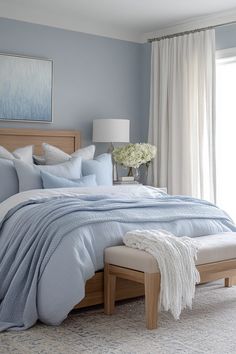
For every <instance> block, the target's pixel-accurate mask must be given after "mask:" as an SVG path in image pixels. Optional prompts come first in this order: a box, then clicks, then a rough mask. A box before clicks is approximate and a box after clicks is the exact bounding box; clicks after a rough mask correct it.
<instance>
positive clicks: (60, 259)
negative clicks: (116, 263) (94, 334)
mask: <svg viewBox="0 0 236 354" xmlns="http://www.w3.org/2000/svg"><path fill="white" fill-rule="evenodd" d="M43 142H46V143H49V144H52V145H54V146H57V147H58V148H61V149H63V150H64V151H65V152H67V153H72V152H74V151H75V150H76V149H78V148H79V147H80V133H79V132H77V131H53V130H50V131H43V130H21V129H17V130H16V129H0V145H2V146H4V147H5V148H7V149H8V150H9V151H13V150H14V149H16V148H18V147H20V146H23V145H27V144H34V145H35V153H36V154H40V153H41V144H42V143H43ZM44 191H45V192H41V191H40V190H39V191H28V192H22V193H18V195H16V196H13V197H11V198H9V199H7V200H6V201H5V202H2V203H1V204H0V214H1V211H2V210H4V212H5V210H7V211H8V212H10V214H11V210H14V212H15V211H16V213H15V214H16V216H14V215H15V214H14V215H10V218H12V220H13V224H14V225H16V226H17V227H18V224H20V223H22V225H23V226H24V227H27V225H28V227H31V224H30V222H29V221H28V219H27V218H29V220H31V219H30V218H31V215H33V213H34V210H40V213H43V212H45V213H46V214H45V217H46V216H47V215H49V214H50V215H52V216H53V217H54V211H55V213H60V212H61V210H64V209H63V208H64V207H65V205H66V208H68V210H69V211H70V213H72V212H73V213H74V214H73V215H76V216H78V215H80V217H76V218H74V219H73V218H71V216H70V215H71V214H68V215H65V219H63V220H64V221H63V223H62V224H60V228H59V229H58V234H59V233H60V232H61V229H63V228H65V227H71V228H72V226H73V227H74V224H73V223H75V226H76V225H77V226H78V227H80V238H81V240H82V241H81V240H80V241H81V242H82V243H81V244H79V246H78V247H77V249H76V251H75V252H74V251H73V252H74V253H73V254H71V255H70V257H71V261H73V257H74V258H78V259H79V260H80V261H81V263H83V266H80V270H79V273H78V277H77V273H76V272H74V271H73V269H74V268H73V267H74V263H71V264H70V259H69V258H68V257H67V252H65V250H66V249H67V250H68V249H69V248H62V244H63V242H64V239H63V242H62V243H60V244H59V243H58V245H59V246H58V248H56V250H57V252H55V253H54V254H53V252H52V255H53V256H52V257H51V258H50V259H49V261H48V263H47V264H46V266H47V267H46V266H45V268H44V269H45V271H44V273H43V277H40V282H39V286H38V288H39V290H40V289H41V290H40V291H41V293H42V294H45V293H47V295H48V294H49V295H50V294H52V296H51V297H50V296H49V297H48V303H47V306H46V311H45V310H42V311H41V316H40V319H41V320H42V321H43V322H46V323H49V324H59V323H61V321H62V320H63V319H64V318H65V317H66V316H67V314H68V312H69V311H70V310H71V309H72V307H71V304H72V303H73V306H74V308H83V307H87V306H91V305H96V304H102V303H103V270H102V268H103V250H104V248H105V247H109V246H114V245H118V244H121V243H122V234H123V233H124V232H125V231H127V230H130V229H134V228H137V227H141V228H142V227H147V223H151V222H152V226H153V225H154V226H155V227H157V226H158V227H159V228H160V225H162V226H163V228H164V229H168V228H169V225H171V227H173V225H174V227H175V231H176V232H177V234H179V235H183V234H187V235H189V232H193V230H194V232H195V236H193V237H197V236H200V235H201V234H202V233H203V234H205V235H207V234H214V233H217V232H221V231H222V232H230V231H233V232H235V231H236V227H235V225H233V224H232V222H231V220H230V219H229V218H228V217H227V216H226V215H224V213H223V212H222V211H220V210H219V209H218V208H216V207H214V206H212V205H210V204H209V203H208V202H204V201H197V200H193V199H191V198H189V197H176V198H175V197H171V196H164V198H162V195H163V192H160V191H159V190H158V189H155V188H151V187H150V188H149V187H143V186H128V187H127V186H121V187H120V186H115V187H109V188H108V187H104V188H103V187H101V188H100V189H99V192H98V188H96V189H94V190H93V189H91V188H87V189H86V188H84V189H81V190H80V192H78V190H75V191H74V190H73V189H71V190H70V191H68V189H66V190H62V189H61V190H57V191H55V190H52V191H46V190H44ZM77 193H79V195H80V196H81V194H83V197H80V199H81V203H82V204H81V205H79V206H78V205H77V204H76V205H75V204H73V203H76V198H74V197H75V196H77ZM164 194H165V193H164ZM107 195H110V199H109V198H108V199H106V198H105V197H104V196H107ZM91 196H92V197H91ZM126 196H127V197H126ZM58 197H63V198H62V199H60V198H58ZM128 197H130V198H128ZM134 197H135V198H138V199H137V200H136V199H135V200H133V199H134ZM73 198H74V199H73ZM141 198H144V199H145V201H144V202H143V201H142V200H141ZM157 198H158V202H157ZM51 199H52V201H51ZM180 199H181V203H182V204H181V205H180V204H179V200H180ZM71 201H73V203H72V202H71ZM53 203H54V204H53ZM60 203H61V204H60ZM65 203H66V204H65ZM72 204H73V205H72ZM157 204H158V206H157ZM91 205H92V206H93V208H95V209H94V210H93V209H91ZM22 206H23V208H22ZM163 206H164V207H163ZM24 207H25V208H26V210H25V211H24V213H22V214H21V209H24ZM199 207H201V209H199V210H198V208H199ZM34 208H35V209H34ZM37 208H38V209H37ZM47 208H49V209H47ZM71 208H72V209H71ZM73 208H74V209H73ZM81 208H82V209H81ZM109 208H110V209H109ZM157 208H159V209H158V210H156V209H157ZM120 209H122V213H123V214H122V213H121V212H120V211H119V210H120ZM211 209H213V210H211ZM18 210H19V213H18V214H17V212H18ZM47 210H48V213H47ZM113 210H118V211H119V212H117V213H116V214H115V213H114V212H113ZM137 210H139V214H137V213H136V211H137ZM152 210H156V212H155V213H156V214H152ZM166 210H167V211H168V213H169V215H170V216H169V217H168V218H166V217H165V215H164V214H165V213H166ZM210 210H211V211H210ZM101 211H102V214H101ZM52 212H53V213H52ZM208 212H210V213H212V218H211V220H210V221H209V224H207V222H205V219H206V220H207V218H208V216H207V214H208ZM37 213H38V211H37ZM76 213H80V214H76ZM119 213H120V214H119ZM192 213H195V214H194V215H195V216H194V218H195V219H194V220H192V218H193V216H192V215H193V214H192ZM175 214H176V215H175ZM177 214H178V215H181V218H182V219H184V220H185V223H183V222H182V219H181V218H180V219H181V220H180V222H179V223H178V222H177V221H176V222H175V221H173V220H175V219H173V218H175V217H177V216H178V215H177ZM37 215H38V214H37ZM55 215H56V214H55ZM58 215H59V214H58ZM101 215H102V217H101ZM0 216H1V215H0ZM4 217H7V220H8V219H9V216H8V213H7V212H6V214H5V216H4ZM4 217H3V218H4ZM50 217H51V216H50ZM178 217H179V216H178ZM48 218H49V217H48ZM91 218H94V220H95V221H94V222H96V223H94V225H95V226H94V225H92V226H91V227H94V229H93V230H92V229H91V230H92V231H91V230H90V234H89V236H88V238H86V233H87V232H88V231H87V229H86V225H88V223H89V222H90V223H91V221H90V219H91ZM96 218H97V219H96ZM171 218H172V219H173V220H172V219H171ZM42 220H44V219H42ZM42 220H40V222H42ZM45 220H46V219H45ZM170 220H172V221H173V222H172V223H170V222H169V221H170ZM176 220H177V219H176ZM107 221H111V222H112V223H110V224H109V223H108V226H106V223H107ZM37 222H38V219H37V218H36V219H35V223H36V224H37ZM45 222H46V221H45ZM83 222H84V225H85V226H84V228H83ZM86 222H87V224H86ZM27 223H28V224H27ZM142 223H143V224H142ZM9 225H10V224H8V223H6V227H5V226H4V227H5V237H7V231H8V227H10V226H11V225H10V226H9ZM89 225H90V224H89ZM121 225H122V227H121ZM201 225H202V228H203V229H204V230H202V229H201ZM77 226H76V227H77ZM111 226H112V227H111ZM42 227H43V224H42ZM149 227H150V225H149ZM22 228H23V227H22ZM75 229H76V228H75ZM105 229H106V237H107V239H106V238H105V234H104V230H105ZM9 230H11V228H9ZM71 230H72V229H71ZM76 230H77V229H76ZM18 231H19V230H18V229H17V228H16V230H15V232H16V235H18ZM72 231H73V232H74V229H73V230H72ZM72 231H71V232H72ZM169 231H173V230H172V229H171V228H170V229H169ZM22 232H23V231H22ZM53 232H54V231H53ZM109 232H110V235H109ZM83 233H84V234H83ZM115 233H116V234H115ZM84 235H85V236H84ZM114 235H115V236H114ZM110 236H111V237H113V239H111V240H110V239H109V237H110ZM73 237H74V234H73ZM114 237H115V238H114ZM97 238H99V240H100V242H99V243H98V242H97ZM88 239H89V240H90V241H89V242H90V243H91V244H92V247H91V245H90V243H88ZM108 239H109V242H108ZM39 240H40V239H39ZM73 240H75V242H77V241H76V238H74V239H73ZM40 242H41V240H40ZM42 242H43V241H42ZM58 242H60V241H58ZM66 242H67V240H66V239H65V243H66ZM80 246H81V249H82V247H84V248H83V249H84V250H85V252H82V251H81V252H82V253H80ZM95 246H96V247H97V248H98V250H96V252H97V253H96V252H95V248H96V247H95ZM63 247H64V246H63ZM65 247H67V246H65ZM87 251H88V253H89V254H88V256H89V257H90V258H89V257H87V254H86V252H87ZM77 253H78V254H77ZM97 254H99V257H98V258H96V257H97ZM85 255H86V256H85ZM78 256H79V257H78ZM91 260H92V261H91ZM66 262H68V264H67V263H66ZM89 262H90V263H89ZM61 263H63V264H62V266H61ZM64 264H65V265H64ZM94 264H95V266H94ZM57 265H58V268H57ZM5 266H7V265H5ZM63 267H64V268H63ZM94 270H96V272H95V274H94ZM39 271H40V270H39ZM62 273H64V274H62ZM40 274H41V273H40ZM0 275H1V274H0ZM63 275H64V279H65V280H66V281H67V280H68V282H67V285H66V291H67V292H68V296H70V297H71V300H70V303H69V304H68V306H67V307H65V306H64V304H63V298H62V297H60V296H62V295H63V296H64V293H63V291H65V286H64V285H63V284H62V282H60V279H61V278H62V277H63ZM79 277H81V279H83V280H84V279H86V285H85V291H84V289H82V290H81V289H80V290H79V291H80V300H81V301H78V303H77V301H76V299H78V297H76V289H77V288H78V286H79V284H78V283H79V282H80V281H79ZM41 279H42V280H41ZM45 279H46V280H45ZM49 279H51V283H54V284H53V286H52V284H50V280H49ZM54 280H55V282H54ZM81 281H82V280H81ZM83 285H84V284H83ZM54 286H56V287H57V292H56V294H55V293H53V292H52V291H55V289H54V288H53V287H54ZM0 290H1V289H0ZM143 294H144V288H143V285H142V284H139V283H134V282H130V281H129V280H124V279H119V281H118V283H117V292H116V299H117V300H118V299H120V300H121V299H128V298H133V297H137V296H140V295H143ZM0 295H1V294H0ZM37 296H38V297H37V301H38V306H39V307H40V301H41V300H40V295H37ZM53 296H54V297H55V298H53ZM65 296H67V294H65ZM44 301H45V299H44ZM50 301H51V304H50ZM62 305H63V306H62ZM60 306H61V308H62V310H61V311H60ZM52 308H54V312H55V308H57V310H58V318H54V319H53V321H50V316H51V315H50V309H52ZM54 315H55V313H54ZM35 316H36V315H35ZM32 323H33V322H32ZM32 323H29V325H28V327H29V326H30V325H32ZM25 328H27V325H26V327H25Z"/></svg>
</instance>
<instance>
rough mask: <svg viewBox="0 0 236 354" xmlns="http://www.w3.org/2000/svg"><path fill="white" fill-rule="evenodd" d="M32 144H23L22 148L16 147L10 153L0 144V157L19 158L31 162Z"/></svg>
mask: <svg viewBox="0 0 236 354" xmlns="http://www.w3.org/2000/svg"><path fill="white" fill-rule="evenodd" d="M32 156H33V145H29V146H24V147H22V148H19V149H16V150H15V151H13V152H12V153H11V152H9V151H8V150H7V149H5V148H4V147H3V146H0V158H2V159H7V160H15V159H19V160H22V161H24V162H26V163H30V164H32V163H33V157H32Z"/></svg>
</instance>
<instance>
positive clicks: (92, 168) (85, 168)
mask: <svg viewBox="0 0 236 354" xmlns="http://www.w3.org/2000/svg"><path fill="white" fill-rule="evenodd" d="M82 175H83V176H87V175H96V181H97V184H98V185H99V186H112V183H113V178H112V159H111V154H102V155H99V156H97V157H95V159H94V160H83V161H82Z"/></svg>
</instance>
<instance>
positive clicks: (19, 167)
mask: <svg viewBox="0 0 236 354" xmlns="http://www.w3.org/2000/svg"><path fill="white" fill-rule="evenodd" d="M14 165H15V168H16V172H17V176H18V179H19V190H20V192H23V191H28V190H31V189H42V188H43V183H42V179H41V175H40V172H41V171H45V172H49V173H51V174H52V175H55V176H58V177H64V178H68V179H78V178H80V177H81V158H80V157H76V158H73V159H71V160H70V161H67V162H64V163H61V164H59V165H53V166H35V165H30V164H27V163H24V162H23V161H20V160H14Z"/></svg>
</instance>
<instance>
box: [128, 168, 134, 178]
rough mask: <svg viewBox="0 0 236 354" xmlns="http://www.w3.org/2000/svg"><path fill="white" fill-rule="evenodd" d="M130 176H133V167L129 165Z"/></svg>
mask: <svg viewBox="0 0 236 354" xmlns="http://www.w3.org/2000/svg"><path fill="white" fill-rule="evenodd" d="M127 176H128V177H133V176H134V175H133V168H132V167H129V169H128V174H127Z"/></svg>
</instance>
